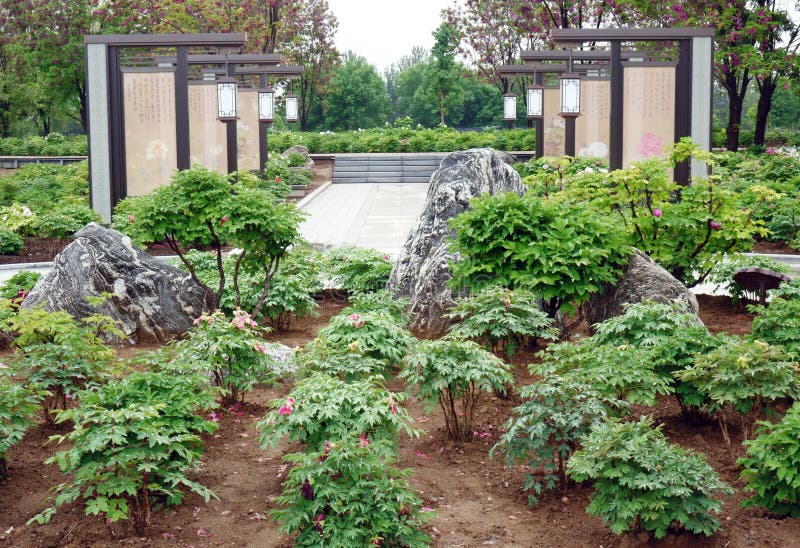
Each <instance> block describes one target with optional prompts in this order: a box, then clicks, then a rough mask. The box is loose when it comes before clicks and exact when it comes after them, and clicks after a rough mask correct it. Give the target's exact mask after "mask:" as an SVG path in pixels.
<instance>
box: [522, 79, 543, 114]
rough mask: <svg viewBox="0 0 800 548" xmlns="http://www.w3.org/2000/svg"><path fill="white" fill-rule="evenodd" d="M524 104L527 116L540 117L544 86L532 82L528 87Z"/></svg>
mask: <svg viewBox="0 0 800 548" xmlns="http://www.w3.org/2000/svg"><path fill="white" fill-rule="evenodd" d="M527 92H528V97H527V102H526V104H525V106H526V108H527V116H528V118H541V117H542V116H543V115H544V114H543V113H544V110H543V109H544V87H543V86H540V85H538V84H534V85H532V86H529V87H528V90H527Z"/></svg>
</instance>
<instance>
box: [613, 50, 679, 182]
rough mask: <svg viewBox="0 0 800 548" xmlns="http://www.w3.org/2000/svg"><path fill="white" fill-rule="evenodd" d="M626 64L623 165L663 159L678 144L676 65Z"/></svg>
mask: <svg viewBox="0 0 800 548" xmlns="http://www.w3.org/2000/svg"><path fill="white" fill-rule="evenodd" d="M641 65H642V64H641V63H637V65H636V66H632V65H630V64H627V63H623V67H624V69H623V70H624V78H623V82H624V92H623V101H624V104H625V111H624V115H623V118H624V121H623V149H622V151H623V152H622V163H623V166H626V167H627V166H628V165H630V164H631V162H635V161H637V160H642V159H645V158H650V157H653V156H663V155H664V154H665V153H666V148H667V147H669V146H671V145H672V144H673V143H674V142H675V65H674V64H668V65H655V64H653V65H651V66H641Z"/></svg>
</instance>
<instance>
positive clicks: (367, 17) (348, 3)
mask: <svg viewBox="0 0 800 548" xmlns="http://www.w3.org/2000/svg"><path fill="white" fill-rule="evenodd" d="M453 3H454V2H453V0H328V5H329V6H330V9H331V11H332V12H333V14H334V15H335V16H336V18H337V19H338V20H339V31H338V32H337V33H336V47H337V49H338V50H339V51H341V52H342V53H344V52H346V51H347V50H352V51H354V52H356V53H357V54H358V55H360V56H362V57H366V58H367V61H369V62H370V63H372V64H373V65H375V67H376V68H377V69H378V72H379V73H381V74H383V69H384V68H386V67H388V66H389V65H391V64H392V63H396V62H397V61H398V60H399V59H400V58H401V57H402V56H404V55H408V54H410V53H411V48H413V47H414V46H423V47H424V48H425V49H427V50H430V49H431V46H432V45H433V36H431V33H432V32H433V31H434V30H436V27H438V26H439V24H440V23H441V21H442V20H441V17H440V13H441V11H442V9H443V8H446V7H449V6H451V5H453Z"/></svg>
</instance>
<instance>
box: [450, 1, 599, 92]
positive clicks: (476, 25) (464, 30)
mask: <svg viewBox="0 0 800 548" xmlns="http://www.w3.org/2000/svg"><path fill="white" fill-rule="evenodd" d="M612 4H613V3H612V2H606V1H604V0H577V1H563V0H561V1H549V0H465V1H464V2H459V1H454V5H453V6H452V7H450V8H447V9H445V10H444V11H443V17H444V19H445V21H447V22H448V23H450V24H451V25H453V26H455V27H456V29H457V30H458V31H459V33H460V34H461V36H462V38H463V42H462V45H461V48H460V49H459V53H461V54H462V55H464V56H465V57H466V59H467V61H468V62H469V64H470V65H474V66H475V67H477V69H478V72H479V74H480V75H481V76H482V77H483V78H484V79H485V80H486V81H487V82H493V83H495V84H496V85H497V86H498V88H499V89H500V93H508V91H509V90H510V89H511V83H512V80H511V78H509V77H506V76H500V75H499V74H498V72H497V69H498V67H499V66H500V65H509V64H512V63H515V62H516V61H517V60H518V59H519V53H520V51H522V50H523V49H532V48H533V47H534V46H544V45H546V44H548V43H549V42H550V31H551V30H552V29H556V28H582V27H584V26H588V25H595V26H600V24H601V23H602V22H603V21H605V20H606V19H607V18H608V17H609V16H610V14H611V5H612Z"/></svg>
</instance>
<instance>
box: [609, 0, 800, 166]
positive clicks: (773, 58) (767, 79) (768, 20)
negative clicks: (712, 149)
mask: <svg viewBox="0 0 800 548" xmlns="http://www.w3.org/2000/svg"><path fill="white" fill-rule="evenodd" d="M615 14H616V17H617V18H618V19H619V20H620V21H621V22H623V23H629V24H638V25H648V26H666V27H669V26H688V27H711V28H714V29H715V33H716V48H715V51H714V64H715V70H716V79H717V81H718V82H719V85H720V86H721V87H722V88H723V89H724V90H725V92H726V93H727V95H728V126H727V128H726V134H727V143H726V145H727V148H728V150H738V148H739V131H740V129H741V125H742V114H743V112H744V101H745V96H746V95H747V91H748V86H749V85H750V83H751V81H753V79H755V81H756V85H757V87H758V90H759V93H760V96H759V107H758V108H757V116H756V139H755V142H756V144H763V141H764V131H765V130H766V123H767V115H768V114H769V109H770V106H771V100H772V95H773V94H774V92H775V89H776V87H777V84H778V82H779V80H781V79H784V78H786V76H787V75H788V74H789V72H790V71H791V70H792V69H793V63H792V61H793V57H794V55H795V53H796V51H797V47H798V44H799V43H800V42H798V24H797V23H794V22H793V21H792V20H791V18H790V17H789V16H788V14H787V13H786V12H785V11H783V10H781V9H779V8H778V7H777V3H776V2H775V1H774V0H707V1H705V2H693V1H689V0H682V1H679V2H674V1H672V0H664V1H660V2H654V1H652V0H620V1H618V2H617V5H616V12H615Z"/></svg>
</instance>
